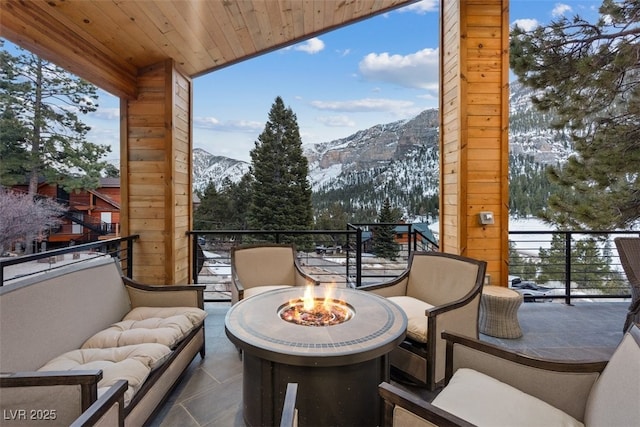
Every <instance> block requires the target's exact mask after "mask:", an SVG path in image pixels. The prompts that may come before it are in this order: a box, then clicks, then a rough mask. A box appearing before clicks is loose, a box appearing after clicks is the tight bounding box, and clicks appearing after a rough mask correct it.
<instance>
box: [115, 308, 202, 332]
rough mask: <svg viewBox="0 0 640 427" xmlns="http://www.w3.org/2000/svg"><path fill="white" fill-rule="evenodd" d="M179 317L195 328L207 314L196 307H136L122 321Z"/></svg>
mask: <svg viewBox="0 0 640 427" xmlns="http://www.w3.org/2000/svg"><path fill="white" fill-rule="evenodd" d="M179 315H183V316H186V318H187V319H189V322H191V325H192V326H193V327H196V326H198V325H200V324H201V323H202V322H203V321H204V318H205V317H207V312H206V311H204V310H202V309H201V308H197V307H136V308H134V309H133V310H131V311H130V312H129V313H127V315H126V316H124V317H123V318H122V320H145V319H152V318H161V319H166V318H168V317H173V316H179Z"/></svg>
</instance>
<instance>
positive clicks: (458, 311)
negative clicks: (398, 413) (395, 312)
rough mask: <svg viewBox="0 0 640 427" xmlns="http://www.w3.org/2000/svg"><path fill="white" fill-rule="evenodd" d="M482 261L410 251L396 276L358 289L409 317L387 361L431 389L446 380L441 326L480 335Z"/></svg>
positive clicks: (474, 336)
mask: <svg viewBox="0 0 640 427" xmlns="http://www.w3.org/2000/svg"><path fill="white" fill-rule="evenodd" d="M486 266H487V264H486V262H485V261H479V260H475V259H471V258H467V257H464V256H460V255H454V254H447V253H443V252H413V253H412V254H411V256H410V257H409V261H408V265H407V268H406V270H405V271H404V272H403V273H402V274H400V276H398V277H397V278H395V279H394V280H391V281H389V282H386V283H381V284H376V285H366V286H362V287H360V289H363V290H366V291H370V292H375V293H376V294H378V295H381V296H384V297H387V298H389V299H390V300H391V301H393V302H394V303H396V304H398V305H399V306H400V308H401V309H402V310H403V311H404V312H405V314H406V315H407V319H408V324H407V337H406V339H405V341H404V342H402V343H401V344H400V346H399V347H398V348H396V349H395V350H393V351H392V352H391V354H390V362H391V366H393V367H395V368H397V369H399V370H400V371H402V372H403V373H404V374H406V375H408V376H409V377H410V378H411V380H412V381H415V382H417V383H419V384H422V385H426V386H427V387H428V388H429V389H430V390H434V389H435V388H436V387H438V386H439V385H440V383H442V381H443V380H444V367H445V347H446V343H445V341H444V340H443V339H442V338H441V336H440V333H441V332H442V331H443V330H445V329H446V330H449V331H455V332H457V333H460V334H462V335H467V336H470V337H473V338H477V337H478V315H479V306H480V297H481V293H482V286H483V282H484V278H485V272H486Z"/></svg>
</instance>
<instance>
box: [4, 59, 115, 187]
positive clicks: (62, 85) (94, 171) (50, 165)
mask: <svg viewBox="0 0 640 427" xmlns="http://www.w3.org/2000/svg"><path fill="white" fill-rule="evenodd" d="M22 52H23V53H22V54H21V55H18V56H13V55H11V54H10V53H9V52H8V51H6V50H2V51H0V74H1V75H2V79H0V108H1V111H0V113H1V115H0V117H2V124H3V136H2V141H3V145H4V143H5V142H10V143H11V144H13V145H12V147H11V149H10V150H11V154H12V157H11V158H13V155H25V154H26V155H25V156H24V157H22V162H21V165H22V167H23V168H24V169H25V170H26V171H27V172H28V175H29V194H30V195H31V196H32V197H33V196H34V195H35V194H36V190H37V185H38V180H39V179H40V178H42V177H44V179H46V180H47V182H49V183H53V184H58V185H60V186H61V187H62V188H64V189H65V190H66V191H72V190H75V189H93V188H96V187H97V186H98V185H99V183H100V181H99V180H100V172H101V171H102V170H103V169H105V167H107V163H106V162H104V161H101V160H100V159H101V158H102V157H104V155H105V154H106V153H108V152H109V151H110V148H109V147H108V146H107V145H99V144H95V143H91V142H89V141H87V140H86V136H87V133H88V132H89V130H90V128H89V127H88V126H87V125H85V124H84V123H83V122H82V121H81V120H80V119H79V117H78V113H81V114H86V113H88V112H92V111H95V110H96V108H97V104H96V103H95V101H96V100H97V98H98V97H97V94H96V91H97V89H96V87H95V86H94V85H92V84H90V83H88V82H86V81H84V80H82V79H80V78H78V77H76V76H73V75H71V74H69V73H67V72H66V71H64V70H63V69H62V68H60V67H57V66H55V65H53V64H51V63H49V62H47V61H45V60H43V59H41V58H39V57H37V56H36V55H33V54H31V53H28V52H26V51H24V50H23V51H22ZM7 123H10V124H11V126H10V127H9V128H7V129H8V130H10V132H11V134H4V130H5V128H4V125H5V124H7ZM8 140H10V141H8ZM3 154H4V153H3ZM12 170H15V169H14V168H13V167H12ZM1 177H2V178H8V177H9V175H7V174H4V173H3V175H2V176H1ZM7 183H8V182H7ZM3 184H4V182H3Z"/></svg>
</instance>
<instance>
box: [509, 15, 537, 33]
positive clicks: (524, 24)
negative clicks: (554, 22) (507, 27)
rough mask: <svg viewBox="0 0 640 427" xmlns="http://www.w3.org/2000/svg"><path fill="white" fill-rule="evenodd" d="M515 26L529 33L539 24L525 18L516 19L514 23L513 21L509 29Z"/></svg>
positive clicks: (534, 20)
mask: <svg viewBox="0 0 640 427" xmlns="http://www.w3.org/2000/svg"><path fill="white" fill-rule="evenodd" d="M516 25H517V26H518V27H520V28H522V29H523V30H525V31H531V30H533V29H534V28H536V27H538V26H539V25H540V23H539V22H538V21H537V20H536V19H528V18H525V19H516V20H515V21H513V23H512V24H511V28H513V27H515V26H516Z"/></svg>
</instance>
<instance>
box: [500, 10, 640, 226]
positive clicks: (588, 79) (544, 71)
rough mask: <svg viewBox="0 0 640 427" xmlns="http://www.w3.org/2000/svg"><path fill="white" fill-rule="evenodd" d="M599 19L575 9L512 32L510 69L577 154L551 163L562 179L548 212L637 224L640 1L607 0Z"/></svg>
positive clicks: (576, 222)
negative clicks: (551, 114)
mask: <svg viewBox="0 0 640 427" xmlns="http://www.w3.org/2000/svg"><path fill="white" fill-rule="evenodd" d="M600 15H601V17H600V19H599V20H598V22H596V23H590V22H587V21H585V20H584V19H582V18H580V17H579V16H576V17H574V18H573V20H569V19H566V18H561V19H559V20H557V21H552V22H551V24H549V25H548V26H547V27H538V28H536V29H534V30H533V31H531V32H525V31H524V30H522V29H521V28H518V27H517V26H516V27H515V28H514V29H513V30H512V31H511V59H510V62H511V68H512V70H513V71H514V72H515V74H516V75H517V76H518V78H519V80H520V82H522V83H523V84H524V85H526V86H528V87H531V88H533V89H536V90H537V91H538V95H537V96H535V97H534V98H533V102H534V105H535V106H536V108H537V109H539V110H540V111H543V112H549V111H551V112H555V113H556V115H557V118H556V122H555V123H554V126H555V127H556V128H557V129H568V130H569V131H570V132H571V138H572V139H573V142H574V146H575V151H576V154H574V155H572V156H571V157H570V158H569V160H568V162H567V163H566V164H564V165H562V166H559V167H552V168H550V170H549V178H550V180H551V181H552V182H555V183H557V184H559V185H560V186H562V191H560V192H558V193H556V194H554V195H552V197H550V199H549V202H548V203H549V207H548V209H547V210H546V211H545V213H544V217H545V219H547V220H548V221H550V222H553V223H556V224H559V225H563V226H569V227H574V228H591V229H616V228H626V227H632V226H633V225H634V224H637V222H638V220H639V219H640V197H638V194H640V174H638V171H639V170H640V61H638V57H639V54H640V2H638V1H637V0H623V1H613V0H604V2H603V3H602V6H601V7H600Z"/></svg>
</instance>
